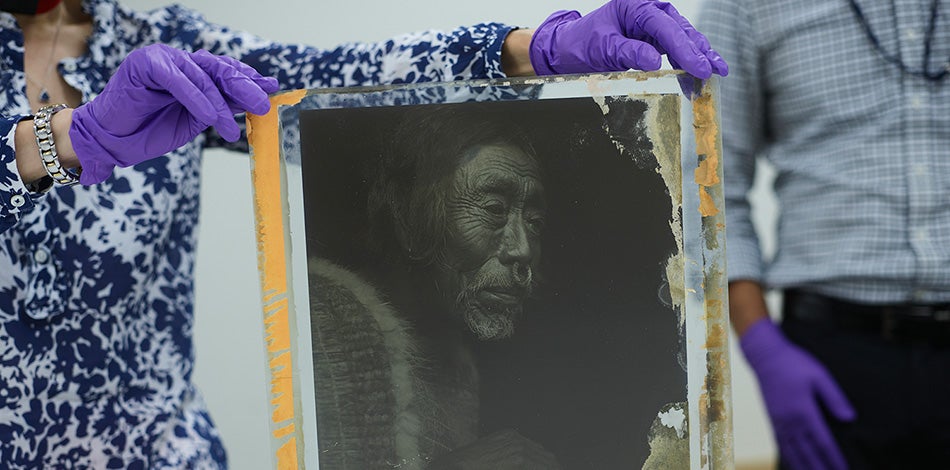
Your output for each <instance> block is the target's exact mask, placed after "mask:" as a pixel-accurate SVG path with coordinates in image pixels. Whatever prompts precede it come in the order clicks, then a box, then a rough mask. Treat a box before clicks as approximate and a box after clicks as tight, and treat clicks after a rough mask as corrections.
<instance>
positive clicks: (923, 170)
mask: <svg viewBox="0 0 950 470" xmlns="http://www.w3.org/2000/svg"><path fill="white" fill-rule="evenodd" d="M912 168H913V169H914V176H927V165H926V164H924V163H915V164H914V165H913V166H912Z"/></svg>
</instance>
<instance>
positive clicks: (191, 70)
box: [69, 45, 278, 185]
mask: <svg viewBox="0 0 950 470" xmlns="http://www.w3.org/2000/svg"><path fill="white" fill-rule="evenodd" d="M277 89H278V85H277V80H275V79H273V78H265V77H262V76H261V75H260V74H259V73H257V72H256V71H255V70H254V69H253V68H251V67H250V66H248V65H246V64H243V63H241V62H239V61H237V60H234V59H231V58H228V57H218V56H214V55H212V54H210V53H209V52H207V51H198V52H193V53H192V52H185V51H182V50H178V49H174V48H171V47H168V46H165V45H152V46H148V47H144V48H142V49H138V50H136V51H133V52H132V53H131V54H129V56H128V57H126V58H125V60H124V61H123V62H122V64H121V65H120V66H119V69H118V70H116V72H115V74H114V75H113V76H112V78H111V79H110V80H109V83H107V84H106V87H105V90H103V91H102V94H100V95H99V96H98V97H96V98H95V99H94V100H92V101H90V102H89V103H86V104H84V105H82V106H80V107H78V108H76V110H75V111H73V121H72V126H71V127H70V129H69V137H70V139H71V140H72V145H73V149H74V150H75V151H76V156H77V157H78V158H79V162H80V164H81V165H82V169H83V170H82V174H81V175H80V177H79V181H80V183H82V184H85V185H89V184H96V183H100V182H102V181H105V180H106V179H107V178H109V176H110V175H111V174H112V170H113V168H115V167H116V166H120V167H127V166H132V165H135V164H136V163H140V162H143V161H145V160H148V159H151V158H155V157H159V156H162V155H165V154H166V153H168V152H171V151H172V150H175V149H177V148H178V147H181V146H182V145H184V144H186V143H188V142H190V141H191V140H192V139H194V138H195V137H196V136H197V135H198V134H200V133H201V132H203V131H204V130H205V129H207V128H208V127H210V126H214V127H215V129H216V130H217V131H218V133H219V134H220V135H221V137H223V138H224V139H226V140H228V141H230V142H234V141H236V140H238V139H239V138H240V137H241V130H240V128H239V127H238V125H237V123H236V122H235V121H234V115H235V114H237V113H241V112H244V111H249V112H252V113H255V114H264V113H267V111H268V110H269V109H270V102H269V101H268V99H267V95H268V94H269V93H273V92H276V91H277Z"/></svg>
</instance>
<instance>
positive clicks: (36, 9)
mask: <svg viewBox="0 0 950 470" xmlns="http://www.w3.org/2000/svg"><path fill="white" fill-rule="evenodd" d="M60 1H62V0H0V11H6V12H10V13H25V14H27V15H36V14H39V13H46V12H48V11H50V10H52V9H53V8H56V5H59V3H60Z"/></svg>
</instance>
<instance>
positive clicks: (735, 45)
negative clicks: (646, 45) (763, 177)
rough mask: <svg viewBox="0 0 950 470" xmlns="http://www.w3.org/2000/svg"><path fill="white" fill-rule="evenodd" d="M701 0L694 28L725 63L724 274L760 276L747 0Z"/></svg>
mask: <svg viewBox="0 0 950 470" xmlns="http://www.w3.org/2000/svg"><path fill="white" fill-rule="evenodd" d="M741 2H742V0H707V1H706V2H705V3H704V5H703V9H702V11H701V13H700V16H699V21H698V23H697V28H698V29H699V30H700V31H703V33H704V34H705V35H706V36H707V37H708V38H709V42H710V43H711V44H712V46H713V48H715V49H716V51H718V52H719V53H720V54H721V55H722V57H723V58H724V59H726V62H727V63H728V64H729V76H728V77H726V78H723V79H722V80H721V81H720V84H721V85H720V92H721V99H722V106H720V109H721V110H722V115H721V116H720V118H721V122H722V145H723V179H724V195H725V202H726V246H727V250H726V252H727V259H728V273H729V279H730V280H733V281H734V280H740V279H749V280H761V279H762V275H763V263H762V255H761V250H760V247H759V240H758V237H757V236H756V233H755V228H754V227H753V225H752V219H751V206H750V204H749V200H748V196H747V195H748V192H749V190H750V189H751V188H752V183H753V181H754V179H755V160H756V154H757V153H758V151H759V150H760V149H761V147H762V145H763V143H764V142H765V139H766V136H767V132H768V129H767V118H766V116H765V113H764V94H765V90H764V88H763V81H762V75H761V70H760V57H759V52H758V50H757V49H756V45H757V44H758V42H757V41H756V39H755V37H754V34H755V33H754V31H756V29H755V24H756V21H755V17H754V14H752V12H751V11H750V10H752V6H751V5H750V4H751V3H752V2H746V4H741Z"/></svg>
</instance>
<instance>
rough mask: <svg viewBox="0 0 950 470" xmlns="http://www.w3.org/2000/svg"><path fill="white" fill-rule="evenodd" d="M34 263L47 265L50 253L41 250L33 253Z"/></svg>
mask: <svg viewBox="0 0 950 470" xmlns="http://www.w3.org/2000/svg"><path fill="white" fill-rule="evenodd" d="M33 261H36V264H46V262H47V261H49V253H48V252H47V251H46V250H44V249H42V248H40V249H38V250H36V251H34V252H33Z"/></svg>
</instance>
